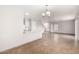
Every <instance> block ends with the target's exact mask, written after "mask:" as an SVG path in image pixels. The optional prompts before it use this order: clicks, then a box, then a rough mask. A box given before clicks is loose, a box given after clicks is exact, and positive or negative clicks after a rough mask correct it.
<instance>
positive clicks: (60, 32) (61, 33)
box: [52, 32, 75, 36]
mask: <svg viewBox="0 0 79 59" xmlns="http://www.w3.org/2000/svg"><path fill="white" fill-rule="evenodd" d="M52 33H56V34H64V35H73V36H75V34H71V33H61V32H52Z"/></svg>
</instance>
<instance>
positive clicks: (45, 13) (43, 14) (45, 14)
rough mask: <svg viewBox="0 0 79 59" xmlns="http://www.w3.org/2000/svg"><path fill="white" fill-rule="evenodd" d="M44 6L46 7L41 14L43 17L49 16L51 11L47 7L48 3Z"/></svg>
mask: <svg viewBox="0 0 79 59" xmlns="http://www.w3.org/2000/svg"><path fill="white" fill-rule="evenodd" d="M45 7H46V10H45V12H43V13H42V16H43V17H45V16H50V15H51V12H50V11H49V9H48V5H45Z"/></svg>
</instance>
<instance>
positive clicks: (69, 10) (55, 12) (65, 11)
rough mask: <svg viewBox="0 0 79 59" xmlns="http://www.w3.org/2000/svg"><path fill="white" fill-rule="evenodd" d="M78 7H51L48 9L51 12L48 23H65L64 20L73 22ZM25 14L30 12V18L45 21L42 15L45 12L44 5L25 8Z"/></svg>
mask: <svg viewBox="0 0 79 59" xmlns="http://www.w3.org/2000/svg"><path fill="white" fill-rule="evenodd" d="M77 7H78V6H76V5H49V6H48V9H49V10H50V12H51V16H50V18H44V20H46V19H47V21H51V22H54V21H64V20H73V19H74V18H75V15H76V12H77ZM24 8H25V12H29V13H30V16H31V18H32V19H34V20H43V18H42V15H41V14H42V13H43V12H44V11H45V9H46V8H45V6H44V5H28V6H25V7H24Z"/></svg>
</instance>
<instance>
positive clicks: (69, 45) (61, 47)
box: [1, 32, 79, 54]
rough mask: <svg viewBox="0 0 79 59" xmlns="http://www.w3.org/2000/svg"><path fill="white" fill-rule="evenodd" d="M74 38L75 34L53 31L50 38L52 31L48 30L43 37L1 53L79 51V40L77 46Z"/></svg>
mask: <svg viewBox="0 0 79 59" xmlns="http://www.w3.org/2000/svg"><path fill="white" fill-rule="evenodd" d="M45 36H46V37H45ZM74 40H75V36H74V35H66V34H56V33H51V38H50V33H49V32H46V33H43V37H42V38H40V39H38V40H36V41H33V42H31V43H27V44H24V45H21V46H19V47H15V48H13V49H9V50H6V51H4V52H1V53H2V54H6V53H8V54H18V53H19V54H27V53H30V54H40V53H41V54H46V53H48V54H49V53H50V54H51V53H79V47H78V45H79V41H78V44H77V46H75V41H74Z"/></svg>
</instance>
